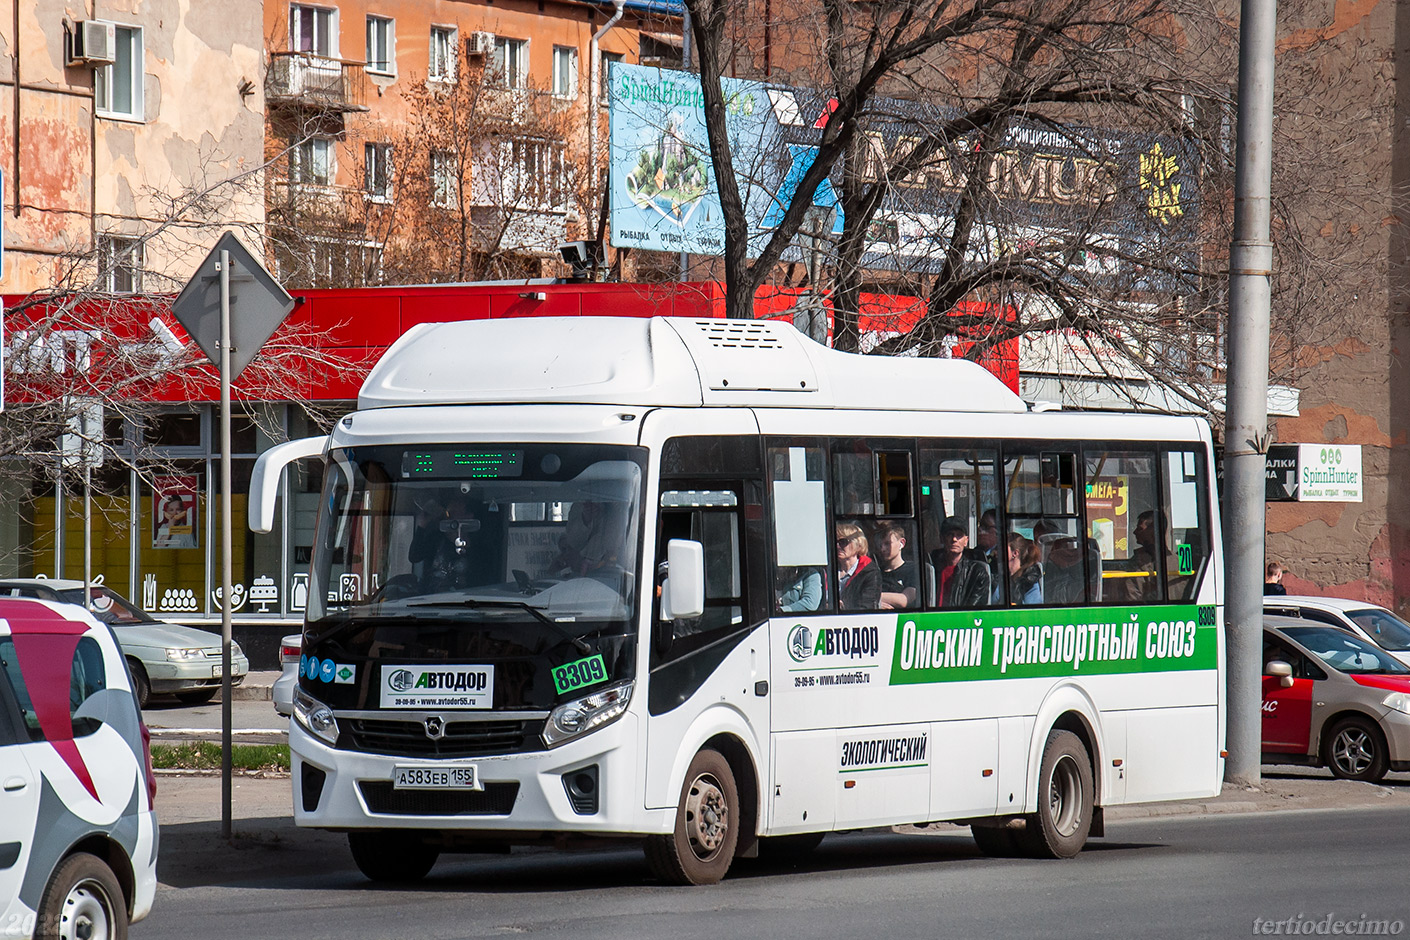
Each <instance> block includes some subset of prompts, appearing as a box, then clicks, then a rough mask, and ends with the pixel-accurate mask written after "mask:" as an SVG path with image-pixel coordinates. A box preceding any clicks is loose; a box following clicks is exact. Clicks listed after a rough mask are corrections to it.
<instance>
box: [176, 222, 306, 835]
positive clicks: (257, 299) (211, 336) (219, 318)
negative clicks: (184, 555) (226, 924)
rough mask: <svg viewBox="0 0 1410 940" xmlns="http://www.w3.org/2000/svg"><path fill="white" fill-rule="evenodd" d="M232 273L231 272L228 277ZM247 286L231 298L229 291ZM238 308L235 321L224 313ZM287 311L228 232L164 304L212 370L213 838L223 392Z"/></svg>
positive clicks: (223, 683) (226, 827)
mask: <svg viewBox="0 0 1410 940" xmlns="http://www.w3.org/2000/svg"><path fill="white" fill-rule="evenodd" d="M235 270H238V272H239V273H233V272H234V271H235ZM236 284H241V285H248V286H249V289H248V290H242V291H240V292H239V293H236V292H235V291H234V290H233V285H236ZM237 304H238V310H239V318H238V321H236V320H233V319H232V311H233V310H235V309H236V307H237ZM293 309H294V298H293V297H290V296H289V292H288V291H286V290H284V288H283V287H282V286H281V285H280V284H279V282H278V281H276V280H275V279H274V277H273V275H271V274H270V273H269V271H267V270H266V269H265V267H264V265H263V264H261V263H260V261H259V259H257V258H255V256H254V255H252V254H251V253H250V251H249V249H247V248H246V247H245V246H244V245H243V244H241V242H240V240H239V239H238V238H236V237H235V235H234V234H233V233H231V232H226V233H225V234H224V235H222V236H220V240H219V241H217V242H216V244H215V247H214V248H212V249H211V252H210V254H208V255H206V260H205V261H203V262H201V266H200V267H199V268H197V269H196V273H195V274H193V275H192V276H191V280H189V281H187V282H186V286H185V287H184V288H182V290H181V294H180V296H178V297H177V298H176V301H175V303H173V304H172V305H171V312H172V315H173V316H175V317H176V320H177V322H178V323H180V324H181V325H182V327H184V328H185V330H186V332H187V333H189V334H191V338H192V339H194V340H195V341H196V344H197V345H198V346H200V347H201V351H202V352H204V353H205V354H206V358H208V359H210V360H212V361H213V362H215V363H216V364H217V366H218V367H219V369H220V516H221V518H220V544H221V562H220V584H221V592H220V645H221V652H220V698H221V704H220V747H221V759H220V834H221V837H222V838H225V839H229V838H230V837H231V835H232V828H233V827H232V824H231V811H230V802H231V772H232V767H231V752H230V744H231V742H230V738H231V733H230V731H231V728H230V726H231V721H232V718H231V709H230V696H231V685H230V666H231V662H230V660H231V656H230V642H231V638H230V597H231V593H232V591H231V581H232V580H233V577H232V560H231V552H232V546H233V543H234V534H233V529H232V526H231V520H230V477H231V470H230V385H231V383H232V382H234V381H235V379H236V378H238V377H239V375H240V373H241V372H243V371H245V366H247V365H249V364H250V360H251V359H253V358H254V357H255V353H257V352H259V350H260V347H261V346H263V345H264V344H265V341H266V340H268V339H269V337H270V336H271V335H273V333H274V331H275V330H277V329H278V328H279V324H280V323H283V322H284V318H285V317H286V316H288V315H289V311H290V310H293Z"/></svg>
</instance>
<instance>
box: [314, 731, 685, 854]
mask: <svg viewBox="0 0 1410 940" xmlns="http://www.w3.org/2000/svg"><path fill="white" fill-rule="evenodd" d="M637 741H638V725H637V718H636V716H635V715H633V714H631V713H628V714H626V715H623V716H622V717H621V718H619V719H618V720H617V721H614V722H613V723H612V724H609V725H606V726H605V727H602V728H599V729H597V730H596V731H593V732H590V733H588V734H586V735H584V736H583V737H581V738H579V739H577V740H574V741H569V742H567V743H564V744H561V745H559V746H558V747H555V748H552V749H547V750H542V751H534V752H530V753H522V754H508V755H502V756H485V757H474V758H464V759H428V758H423V757H402V756H393V755H387V754H372V753H367V752H363V751H352V750H342V749H337V748H333V747H330V746H329V745H328V744H327V743H326V742H324V741H323V740H322V739H320V738H317V737H315V736H313V735H312V734H310V733H309V731H308V730H307V729H305V728H304V727H302V726H301V725H300V724H299V722H297V721H293V722H290V730H289V745H290V750H291V751H292V758H293V759H292V766H291V768H290V769H291V771H292V773H291V776H292V782H293V791H294V792H293V802H294V822H295V823H296V824H297V825H299V826H305V827H309V828H318V829H338V830H350V829H435V830H442V831H454V830H460V831H464V832H467V833H468V832H485V833H502V834H506V836H507V835H508V834H510V833H513V834H516V835H518V836H530V835H534V834H547V833H564V832H570V833H582V834H600V835H607V834H613V835H617V834H642V835H645V834H650V833H664V832H670V831H671V827H672V825H673V824H674V812H673V811H672V810H664V811H660V810H657V811H647V810H644V809H643V801H642V798H641V793H640V790H639V781H640V778H641V776H642V774H641V772H640V769H639V768H638V767H637V760H636V756H637V755H636V751H637ZM466 764H474V765H475V768H476V774H477V776H478V778H479V781H480V783H481V785H482V786H483V789H482V790H448V789H447V790H441V789H436V790H429V789H414V790H413V789H401V790H398V789H395V788H394V787H393V784H392V781H393V778H394V775H395V771H396V768H397V767H417V768H432V769H434V768H446V767H457V766H463V765H466ZM588 781H590V782H591V786H590V787H588V786H587V785H586V784H587V782H588Z"/></svg>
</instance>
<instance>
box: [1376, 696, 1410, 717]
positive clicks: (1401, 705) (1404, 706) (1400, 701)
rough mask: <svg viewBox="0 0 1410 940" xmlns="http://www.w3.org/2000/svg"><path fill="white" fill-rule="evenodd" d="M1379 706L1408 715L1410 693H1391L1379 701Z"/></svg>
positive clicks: (1409, 712) (1409, 710) (1409, 711)
mask: <svg viewBox="0 0 1410 940" xmlns="http://www.w3.org/2000/svg"><path fill="white" fill-rule="evenodd" d="M1381 704H1382V705H1384V706H1385V707H1386V708H1393V709H1395V710H1396V711H1398V712H1404V713H1405V714H1407V715H1410V693H1407V692H1392V693H1390V694H1389V695H1387V696H1386V697H1385V698H1384V699H1383V700H1382V701H1381Z"/></svg>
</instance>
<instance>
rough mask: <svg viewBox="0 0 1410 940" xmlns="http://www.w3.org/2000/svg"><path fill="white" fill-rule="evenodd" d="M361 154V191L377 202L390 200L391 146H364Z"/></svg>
mask: <svg viewBox="0 0 1410 940" xmlns="http://www.w3.org/2000/svg"><path fill="white" fill-rule="evenodd" d="M362 153H363V189H364V191H366V193H367V195H368V197H369V198H371V199H373V200H374V201H377V202H390V201H391V198H392V145H391V144H365V145H364V146H363V148H362Z"/></svg>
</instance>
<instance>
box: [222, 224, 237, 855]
mask: <svg viewBox="0 0 1410 940" xmlns="http://www.w3.org/2000/svg"><path fill="white" fill-rule="evenodd" d="M232 542H233V536H232V533H231V527H230V252H228V251H222V252H221V253H220V836H221V838H222V839H229V838H230V837H231V836H232V835H233V832H232V828H233V827H232V824H231V812H230V801H231V795H232V794H231V789H232V787H231V775H232V762H231V757H232V755H231V752H230V746H231V744H230V739H231V737H232V735H231V733H230V728H231V725H232V724H233V722H234V719H233V716H232V714H231V710H230V696H231V685H230V667H231V656H230V642H231V638H230V582H231V580H232V577H231V563H230V551H231V545H232Z"/></svg>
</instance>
